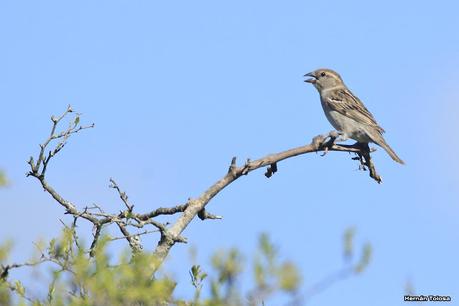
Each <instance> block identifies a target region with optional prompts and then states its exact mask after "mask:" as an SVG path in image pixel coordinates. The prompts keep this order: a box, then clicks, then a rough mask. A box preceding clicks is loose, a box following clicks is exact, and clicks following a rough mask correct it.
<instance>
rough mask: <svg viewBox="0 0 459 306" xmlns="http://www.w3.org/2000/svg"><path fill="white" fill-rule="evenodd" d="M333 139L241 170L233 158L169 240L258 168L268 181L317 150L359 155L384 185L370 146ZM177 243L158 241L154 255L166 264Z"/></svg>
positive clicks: (318, 140)
mask: <svg viewBox="0 0 459 306" xmlns="http://www.w3.org/2000/svg"><path fill="white" fill-rule="evenodd" d="M334 140H335V137H334V133H333V134H327V135H319V136H316V137H314V138H313V139H312V142H311V143H310V144H308V145H305V146H301V147H297V148H293V149H290V150H286V151H283V152H280V153H276V154H271V155H267V156H265V157H262V158H260V159H257V160H254V161H251V160H247V162H246V163H245V164H244V165H243V166H240V167H238V166H237V165H236V157H233V159H232V160H231V164H230V166H229V169H228V172H227V173H226V175H225V176H223V177H222V178H221V179H220V180H218V181H217V182H215V183H214V184H213V185H212V186H210V187H209V188H208V189H207V190H206V191H204V192H203V193H202V194H201V195H200V196H199V197H198V198H196V199H189V200H188V202H187V204H186V209H185V210H184V211H183V214H182V215H181V216H180V217H179V219H178V220H177V221H176V222H175V223H174V224H173V225H172V226H171V227H170V229H169V230H168V235H169V236H170V237H178V236H179V235H180V234H181V233H182V232H183V231H184V230H185V228H186V227H187V226H188V224H189V223H190V222H191V220H193V218H194V217H195V216H196V215H198V216H199V215H200V214H201V216H200V217H201V219H205V218H204V217H205V207H206V205H207V204H208V203H209V202H210V200H212V198H213V197H214V196H216V195H217V194H218V193H219V192H220V191H222V190H223V189H224V188H226V187H227V186H228V185H230V184H231V183H232V182H234V181H235V180H237V179H238V178H240V177H241V176H243V175H247V174H249V173H250V172H252V171H254V170H257V169H259V168H262V167H268V169H267V172H266V173H265V175H266V176H267V177H268V178H269V177H271V176H272V175H273V174H274V173H275V172H277V171H278V169H277V164H278V163H279V162H280V161H283V160H285V159H287V158H291V157H295V156H298V155H302V154H307V153H313V152H318V151H323V152H328V151H337V152H350V153H356V154H357V155H358V156H359V160H360V162H361V163H362V164H363V165H365V166H366V167H368V168H369V169H370V171H369V172H370V173H369V174H370V177H371V178H373V179H374V180H375V181H377V182H378V183H380V182H381V178H380V176H379V175H378V174H377V173H376V169H375V167H374V164H373V162H372V161H371V156H370V149H369V147H368V145H366V146H364V145H362V144H360V143H356V144H354V145H339V144H336V143H335V142H334ZM174 243H175V240H174V239H161V240H160V241H159V243H158V246H157V247H156V249H155V254H156V256H157V257H158V259H159V262H161V261H163V260H164V259H165V258H166V257H167V255H168V254H169V251H170V249H171V248H172V246H173V245H174Z"/></svg>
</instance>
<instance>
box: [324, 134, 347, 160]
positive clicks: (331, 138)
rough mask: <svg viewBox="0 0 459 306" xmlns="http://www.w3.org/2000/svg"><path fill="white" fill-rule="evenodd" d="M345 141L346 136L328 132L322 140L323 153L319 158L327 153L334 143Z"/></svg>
mask: <svg viewBox="0 0 459 306" xmlns="http://www.w3.org/2000/svg"><path fill="white" fill-rule="evenodd" d="M327 139H328V140H327ZM347 139H348V137H347V135H346V134H345V133H343V132H340V131H330V132H329V133H328V134H327V135H326V136H325V138H324V143H323V145H322V146H323V148H324V153H322V155H321V156H325V155H326V154H327V153H328V150H329V149H330V148H331V147H333V146H334V145H335V143H336V142H340V141H346V140H347Z"/></svg>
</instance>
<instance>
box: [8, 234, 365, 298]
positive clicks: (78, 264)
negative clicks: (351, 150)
mask: <svg viewBox="0 0 459 306" xmlns="http://www.w3.org/2000/svg"><path fill="white" fill-rule="evenodd" d="M74 230H75V229H74V228H73V227H65V228H64V229H63V231H62V233H61V235H60V236H59V237H58V238H55V239H52V240H51V241H49V242H48V243H43V242H41V243H37V244H36V246H37V248H38V254H37V255H38V256H36V258H35V259H33V260H31V261H30V262H28V263H27V264H26V265H28V266H36V264H38V263H41V262H48V263H51V265H52V269H50V270H49V273H50V282H49V284H48V285H47V291H46V292H45V293H46V296H43V295H42V296H41V297H34V296H31V292H29V290H28V289H27V288H26V287H25V286H24V285H23V283H21V282H20V281H14V280H10V279H9V276H8V273H7V272H8V269H4V267H6V261H7V259H8V254H9V252H10V250H11V243H5V244H4V245H3V246H0V275H2V277H1V279H0V305H13V304H14V303H15V304H14V305H36V306H42V305H43V306H44V305H53V306H54V305H56V306H90V305H97V306H105V305H107V306H108V305H111V306H118V305H119V306H121V305H123V306H124V305H133V306H149V305H154V306H156V305H180V306H224V305H234V306H238V305H263V304H264V303H268V301H269V300H271V299H273V298H276V297H279V296H281V297H282V298H283V299H290V300H292V301H297V299H298V297H299V296H300V295H301V293H300V287H301V283H302V281H301V279H302V278H301V275H300V273H299V269H298V268H297V267H296V266H295V265H294V264H293V263H292V262H291V261H288V260H280V255H279V250H278V248H277V247H276V246H275V245H274V244H273V243H272V242H271V240H270V239H269V237H268V235H266V234H262V235H260V237H259V240H258V247H257V251H256V253H255V255H254V257H253V266H252V269H251V270H250V271H252V273H253V280H254V282H253V287H252V288H249V290H244V291H243V290H241V288H240V285H239V284H240V279H241V276H242V273H243V272H244V262H245V260H244V256H243V255H242V254H241V253H240V252H239V251H238V250H237V249H236V248H232V249H230V250H227V251H224V250H221V251H218V252H216V253H215V254H214V255H213V256H212V257H211V266H210V271H204V269H203V268H202V266H201V265H196V264H195V265H193V266H192V267H191V269H190V271H189V274H190V279H191V286H190V289H194V295H193V298H192V299H191V300H186V299H178V298H176V297H175V295H174V289H175V287H176V283H175V282H174V281H173V280H172V279H170V278H168V277H166V276H160V275H162V274H161V273H159V272H158V271H156V269H157V267H158V265H159V262H158V261H157V259H156V257H155V256H154V255H152V254H151V253H147V252H139V253H135V254H133V253H132V252H131V251H124V252H122V253H121V254H118V257H116V258H113V257H112V256H111V254H110V253H109V252H108V251H107V244H108V243H109V241H110V240H109V238H108V237H106V236H102V237H100V238H99V241H98V243H97V244H96V247H95V249H94V252H93V254H94V256H93V257H91V256H90V255H89V252H88V249H87V248H86V247H85V246H84V244H83V243H82V242H77V241H76V240H75V239H76V238H75V237H76V233H75V231H74ZM345 237H347V238H345V239H344V240H345V243H344V245H345V247H344V251H345V253H346V252H348V253H349V254H352V248H350V247H349V245H352V237H353V235H351V238H349V235H347V236H346V235H345ZM371 252H372V251H371V246H370V245H369V244H366V245H365V246H364V247H363V251H362V255H361V257H360V259H359V260H358V261H357V263H355V264H353V265H352V266H353V270H352V271H354V273H361V272H362V271H363V270H364V269H365V268H366V267H367V265H368V263H369V261H370V259H371ZM153 275H155V277H153ZM13 296H15V298H13ZM13 301H14V302H13Z"/></svg>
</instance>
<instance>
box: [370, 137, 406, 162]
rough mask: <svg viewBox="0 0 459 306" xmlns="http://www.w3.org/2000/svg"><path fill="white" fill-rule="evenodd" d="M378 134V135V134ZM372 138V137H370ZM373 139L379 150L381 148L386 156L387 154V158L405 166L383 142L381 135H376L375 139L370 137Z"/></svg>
mask: <svg viewBox="0 0 459 306" xmlns="http://www.w3.org/2000/svg"><path fill="white" fill-rule="evenodd" d="M378 134H379V133H378ZM372 136H374V135H372ZM371 138H372V139H373V142H374V143H376V144H377V145H379V146H380V147H381V148H383V149H384V150H386V152H387V154H389V156H390V157H391V158H392V159H393V160H395V161H396V162H397V163H400V164H402V165H404V164H405V162H404V161H403V160H401V158H400V157H398V155H397V153H395V151H394V150H392V148H391V147H390V146H389V145H388V144H387V143H386V141H385V140H384V138H383V137H382V135H377V136H376V137H371Z"/></svg>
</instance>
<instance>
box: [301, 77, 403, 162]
mask: <svg viewBox="0 0 459 306" xmlns="http://www.w3.org/2000/svg"><path fill="white" fill-rule="evenodd" d="M305 76H308V77H311V78H310V79H307V80H306V81H305V82H308V83H311V84H313V85H314V87H315V88H316V89H317V91H318V92H319V94H320V101H321V103H322V108H323V109H324V112H325V115H326V117H327V119H328V121H330V123H331V124H332V125H333V127H334V128H335V129H337V130H338V131H339V132H341V133H342V139H343V140H344V139H346V138H352V139H354V140H356V141H358V142H362V143H368V142H374V143H376V144H377V145H379V146H381V147H382V148H383V149H384V150H386V152H387V153H388V154H389V156H390V157H391V158H392V159H393V160H394V161H396V162H398V163H400V164H404V162H403V161H402V160H401V159H400V158H399V157H398V156H397V154H396V153H395V152H394V150H393V149H392V148H391V147H390V146H389V145H388V144H387V143H386V141H385V140H384V138H383V136H382V134H383V133H384V129H383V128H382V127H380V126H379V124H378V123H377V122H376V120H375V118H374V117H373V115H372V114H371V113H370V111H369V110H368V109H367V108H366V107H365V105H363V103H362V101H360V99H359V98H357V97H356V96H355V95H353V94H352V92H351V91H350V90H349V89H348V88H347V87H346V85H345V84H344V82H343V79H342V78H341V76H340V75H339V74H338V73H336V72H335V71H333V70H331V69H318V70H316V71H314V72H310V73H307V74H306V75H305Z"/></svg>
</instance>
